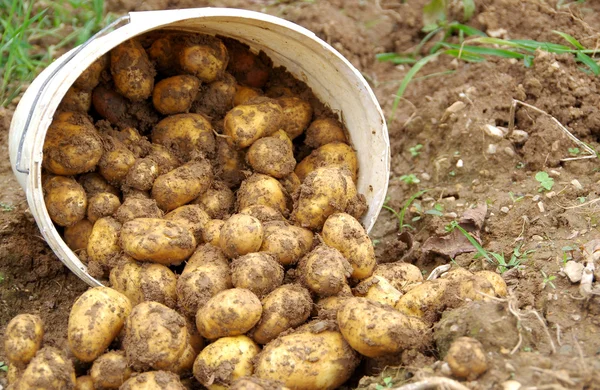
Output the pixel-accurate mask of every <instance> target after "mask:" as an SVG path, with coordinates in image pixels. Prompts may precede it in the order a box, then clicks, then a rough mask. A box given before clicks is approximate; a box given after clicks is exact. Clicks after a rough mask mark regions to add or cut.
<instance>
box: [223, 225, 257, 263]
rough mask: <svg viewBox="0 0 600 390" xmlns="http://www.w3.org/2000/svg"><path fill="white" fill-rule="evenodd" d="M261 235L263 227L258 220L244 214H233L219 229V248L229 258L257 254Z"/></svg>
mask: <svg viewBox="0 0 600 390" xmlns="http://www.w3.org/2000/svg"><path fill="white" fill-rule="evenodd" d="M263 234H264V232H263V226H262V224H261V223H260V221H259V220H258V219H256V218H254V217H251V216H249V215H245V214H234V215H232V216H231V217H229V219H228V220H227V221H226V222H225V224H224V225H223V227H222V228H221V232H220V234H219V246H220V247H221V249H222V250H223V252H224V253H225V255H227V257H229V258H234V257H238V256H242V255H245V254H247V253H251V252H258V250H259V249H260V246H261V244H262V241H263Z"/></svg>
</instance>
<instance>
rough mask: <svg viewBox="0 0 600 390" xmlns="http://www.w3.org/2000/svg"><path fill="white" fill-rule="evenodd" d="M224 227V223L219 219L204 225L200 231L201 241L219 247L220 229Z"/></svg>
mask: <svg viewBox="0 0 600 390" xmlns="http://www.w3.org/2000/svg"><path fill="white" fill-rule="evenodd" d="M223 225H225V221H222V220H220V219H211V220H210V221H208V222H206V225H204V230H203V231H202V240H203V241H204V242H206V243H208V244H212V245H214V246H218V247H220V246H221V229H222V228H223Z"/></svg>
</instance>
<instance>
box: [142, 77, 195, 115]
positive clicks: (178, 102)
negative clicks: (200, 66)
mask: <svg viewBox="0 0 600 390" xmlns="http://www.w3.org/2000/svg"><path fill="white" fill-rule="evenodd" d="M199 89H200V80H198V79H197V78H196V77H194V76H190V75H179V76H173V77H169V78H166V79H162V80H161V81H159V82H158V83H156V86H155V87H154V91H153V92H152V103H153V104H154V108H156V110H157V111H158V112H160V113H161V114H163V115H171V114H179V113H182V112H186V111H188V110H189V109H190V107H191V106H192V102H193V101H194V99H195V98H196V94H197V93H198V90H199Z"/></svg>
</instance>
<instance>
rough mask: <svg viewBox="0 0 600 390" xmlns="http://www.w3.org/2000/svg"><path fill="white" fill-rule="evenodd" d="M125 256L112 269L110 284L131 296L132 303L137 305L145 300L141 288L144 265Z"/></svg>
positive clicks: (128, 296)
mask: <svg viewBox="0 0 600 390" xmlns="http://www.w3.org/2000/svg"><path fill="white" fill-rule="evenodd" d="M123 257H124V259H122V260H121V261H120V262H119V263H118V264H117V265H116V266H115V267H113V268H112V269H111V270H110V275H109V281H110V286H111V288H113V289H115V290H117V291H118V292H120V293H121V294H123V295H125V296H126V297H127V298H129V301H130V302H131V305H132V306H135V305H137V304H138V303H140V302H142V301H144V300H145V299H144V294H143V292H142V288H141V283H142V282H141V279H142V266H141V265H140V264H139V263H137V262H136V261H134V260H133V259H131V258H130V257H128V256H123Z"/></svg>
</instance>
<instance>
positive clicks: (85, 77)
mask: <svg viewBox="0 0 600 390" xmlns="http://www.w3.org/2000/svg"><path fill="white" fill-rule="evenodd" d="M107 67H108V55H106V54H105V55H103V56H102V57H99V58H98V59H97V60H96V61H94V62H92V64H91V65H90V66H88V67H87V69H86V70H84V71H83V72H82V73H81V75H80V76H79V77H78V78H77V80H75V83H73V86H75V87H76V88H79V89H81V90H83V91H91V90H92V89H94V88H96V86H97V85H98V84H99V83H100V76H101V75H102V72H103V71H104V70H105V69H106V68H107Z"/></svg>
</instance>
